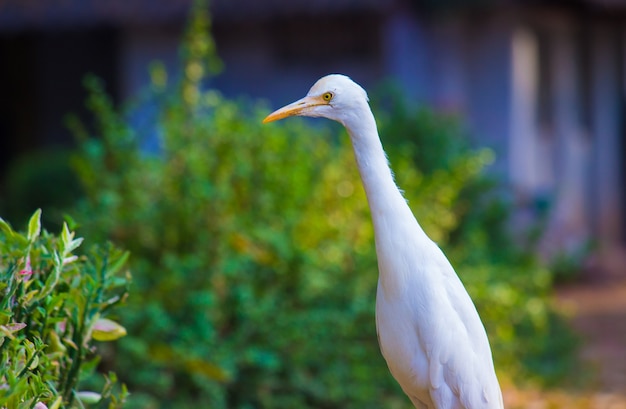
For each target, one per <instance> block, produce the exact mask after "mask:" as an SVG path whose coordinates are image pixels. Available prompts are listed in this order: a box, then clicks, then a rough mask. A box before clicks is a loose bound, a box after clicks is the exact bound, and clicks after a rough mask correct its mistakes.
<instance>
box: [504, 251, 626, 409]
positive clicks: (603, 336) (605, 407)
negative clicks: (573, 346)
mask: <svg viewBox="0 0 626 409" xmlns="http://www.w3.org/2000/svg"><path fill="white" fill-rule="evenodd" d="M555 303H556V305H557V306H558V307H559V308H561V309H562V310H563V311H565V313H566V314H568V315H569V316H570V317H571V322H572V325H573V327H574V329H575V330H576V331H577V332H578V333H579V334H580V336H581V338H582V341H583V345H582V348H581V350H580V354H581V358H582V361H583V362H584V363H586V366H587V367H588V370H589V371H590V373H591V376H590V379H591V381H590V382H589V383H588V384H587V385H585V387H581V388H578V389H576V390H573V389H572V388H569V389H563V390H550V391H540V390H537V389H532V388H528V389H523V390H521V389H519V388H516V387H514V386H512V385H506V384H505V385H503V393H504V399H505V408H507V409H560V408H563V409H626V253H625V252H623V251H618V252H613V253H611V256H610V257H608V258H606V259H604V260H603V261H602V262H601V263H598V264H597V266H596V267H595V268H591V269H590V270H589V271H588V272H586V273H585V274H584V275H583V277H582V279H580V280H577V281H576V282H575V283H572V284H567V285H560V286H558V287H557V290H556V293H555Z"/></svg>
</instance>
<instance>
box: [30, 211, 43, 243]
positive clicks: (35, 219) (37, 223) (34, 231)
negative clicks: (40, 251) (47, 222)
mask: <svg viewBox="0 0 626 409" xmlns="http://www.w3.org/2000/svg"><path fill="white" fill-rule="evenodd" d="M40 232H41V209H37V210H36V211H35V213H34V214H33V215H32V216H31V218H30V220H29V221H28V241H29V242H31V243H32V242H33V241H35V240H36V239H37V237H39V233H40Z"/></svg>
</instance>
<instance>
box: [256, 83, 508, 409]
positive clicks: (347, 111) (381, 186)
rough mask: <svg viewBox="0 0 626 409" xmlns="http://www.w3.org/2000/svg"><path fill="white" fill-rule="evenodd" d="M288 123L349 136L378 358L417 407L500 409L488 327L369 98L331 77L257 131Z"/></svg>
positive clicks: (270, 117) (276, 114) (272, 117)
mask: <svg viewBox="0 0 626 409" xmlns="http://www.w3.org/2000/svg"><path fill="white" fill-rule="evenodd" d="M293 115H299V116H310V117H325V118H328V119H332V120H335V121H337V122H340V123H341V124H342V125H343V126H345V128H346V129H347V130H348V133H349V134H350V139H351V141H352V146H353V148H354V154H355V157H356V162H357V165H358V168H359V173H360V175H361V180H362V181H363V186H364V187H365V191H366V194H367V200H368V203H369V206H370V209H371V214H372V221H373V223H374V231H375V237H376V253H377V255H378V269H379V279H378V290H377V296H376V327H377V330H378V337H379V341H380V349H381V351H382V354H383V356H384V357H385V360H386V361H387V365H388V366H389V370H390V371H391V373H392V375H393V376H394V377H395V379H396V380H397V381H398V383H399V384H400V386H401V387H402V389H403V390H404V392H405V393H406V394H407V395H408V397H409V399H411V402H412V403H413V405H414V406H415V407H416V408H419V409H502V408H503V403H502V394H501V392H500V386H499V385H498V379H497V377H496V374H495V370H494V367H493V360H492V357H491V350H490V348H489V341H488V339H487V334H486V332H485V328H484V326H483V324H482V322H481V321H480V317H479V316H478V312H477V311H476V308H475V307H474V304H473V302H472V300H471V299H470V297H469V295H468V294H467V291H465V288H464V287H463V284H462V283H461V281H460V280H459V278H458V276H457V275H456V273H455V272H454V269H453V268H452V266H451V265H450V262H449V261H448V259H447V258H446V257H445V255H444V254H443V252H442V251H441V250H440V249H439V247H438V246H437V245H436V244H435V243H434V242H433V241H431V240H430V239H429V238H428V236H427V235H426V233H425V232H424V231H423V230H422V228H421V227H420V225H419V224H418V222H417V220H416V219H415V217H414V216H413V214H412V212H411V210H410V208H409V206H408V205H407V203H406V200H405V199H404V197H403V196H402V194H401V193H400V191H399V190H398V187H397V186H396V184H395V182H394V180H393V175H392V173H391V169H390V168H389V164H388V161H387V157H386V155H385V152H384V150H383V147H382V144H381V142H380V138H379V136H378V131H377V128H376V121H375V119H374V115H373V114H372V111H371V110H370V107H369V104H368V98H367V93H366V92H365V90H364V89H363V88H361V87H360V86H359V85H358V84H356V83H355V82H353V81H352V80H351V79H350V78H348V77H346V76H344V75H338V74H333V75H328V76H326V77H323V78H321V79H320V80H319V81H317V82H316V83H315V85H313V87H312V88H311V90H310V91H309V93H308V94H307V95H306V96H305V97H304V98H302V99H300V100H298V101H296V102H294V103H292V104H289V105H287V106H285V107H283V108H281V109H279V110H277V111H275V112H273V113H272V114H270V115H269V116H268V117H267V118H265V120H264V121H263V122H264V123H265V122H271V121H275V120H278V119H281V118H285V117H288V116H293Z"/></svg>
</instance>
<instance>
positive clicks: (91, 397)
mask: <svg viewBox="0 0 626 409" xmlns="http://www.w3.org/2000/svg"><path fill="white" fill-rule="evenodd" d="M76 397H78V399H80V401H81V402H82V403H86V404H88V405H92V404H94V403H98V402H100V399H102V395H100V394H99V393H96V392H89V391H80V392H77V393H76Z"/></svg>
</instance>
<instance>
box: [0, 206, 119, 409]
mask: <svg viewBox="0 0 626 409" xmlns="http://www.w3.org/2000/svg"><path fill="white" fill-rule="evenodd" d="M40 215H41V212H40V211H37V212H35V214H34V215H33V216H32V218H31V219H30V222H29V224H28V233H27V234H26V235H25V234H21V233H18V232H16V231H14V230H13V229H12V228H11V227H10V226H9V225H8V224H7V223H6V222H5V221H3V220H2V219H0V299H1V301H0V407H2V408H7V409H14V408H33V407H35V405H36V404H37V403H39V404H40V405H41V404H47V405H48V407H49V408H85V407H93V408H96V407H101V408H105V407H106V408H120V407H122V404H123V402H124V400H125V395H126V392H125V388H124V387H122V389H121V391H118V390H117V389H115V388H114V386H115V383H116V376H115V374H113V373H109V374H108V376H105V377H104V380H103V381H102V380H100V381H98V377H96V376H95V375H91V374H92V372H93V370H94V368H95V366H96V365H97V364H98V361H99V356H98V355H97V354H96V353H95V350H94V341H108V340H113V339H116V338H119V337H120V336H122V335H123V334H124V329H123V327H121V326H120V325H119V324H117V323H115V322H114V321H111V320H109V319H107V318H105V317H106V316H107V315H109V314H110V310H111V309H112V308H113V307H114V306H116V305H117V304H119V303H120V302H121V301H122V300H123V299H124V298H125V296H126V287H127V285H128V278H127V277H126V275H125V273H123V270H122V268H123V266H124V263H125V261H126V258H127V253H122V252H121V251H120V250H117V249H115V248H114V247H112V246H101V247H94V248H92V249H91V250H90V251H89V252H87V253H86V254H83V255H74V252H75V251H76V250H77V248H78V247H79V246H80V245H81V243H82V238H75V237H74V233H73V232H70V230H69V228H68V226H67V224H65V225H64V226H63V230H62V232H61V234H60V235H59V236H55V235H52V234H50V233H48V232H47V231H45V230H42V229H41V224H40ZM84 387H88V388H89V389H90V390H93V388H95V387H98V388H99V389H98V390H99V391H100V392H98V393H96V392H90V391H87V390H84V389H83V388H84ZM40 405H39V406H36V407H37V408H39V407H40Z"/></svg>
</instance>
